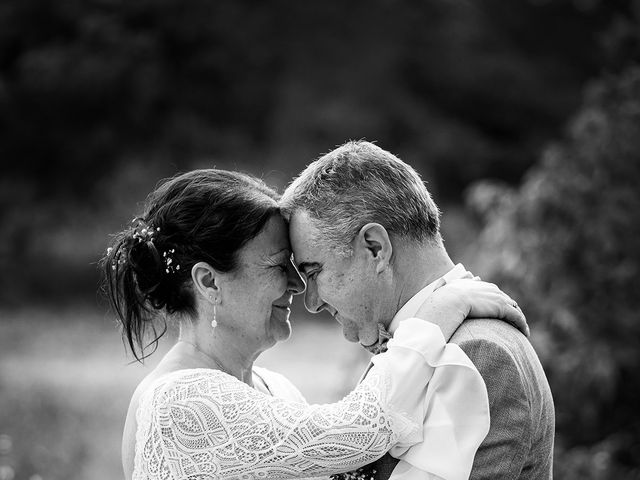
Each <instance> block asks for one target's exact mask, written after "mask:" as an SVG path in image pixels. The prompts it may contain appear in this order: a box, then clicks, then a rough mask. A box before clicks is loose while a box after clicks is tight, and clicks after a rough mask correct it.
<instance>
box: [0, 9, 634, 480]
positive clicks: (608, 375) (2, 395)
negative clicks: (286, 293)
mask: <svg viewBox="0 0 640 480" xmlns="http://www.w3.org/2000/svg"><path fill="white" fill-rule="evenodd" d="M639 61H640V1H638V0H607V1H605V0H529V1H527V0H474V1H466V0H420V1H418V0H404V1H403V0H367V1H364V0H353V1H349V2H337V1H330V0H325V1H308V2H302V1H295V0H276V1H265V2H256V1H249V0H215V1H214V0H189V1H185V0H152V1H150V0H138V1H134V2H131V1H129V2H127V1H123V0H55V1H54V0H3V1H2V2H1V3H0V165H1V166H0V362H1V363H0V480H10V479H29V480H43V479H45V480H49V479H51V480H53V479H60V480H62V479H64V480H74V479H90V480H94V479H95V480H102V479H105V480H106V479H114V478H121V477H122V472H121V467H120V460H119V443H120V432H121V429H122V425H123V422H124V413H125V411H126V407H127V403H128V399H129V396H130V395H131V393H132V391H133V388H134V387H135V385H136V382H138V381H139V380H140V378H142V376H144V375H145V374H146V372H148V371H149V369H150V368H151V367H152V366H153V365H154V362H155V361H156V360H154V357H152V358H151V359H150V360H149V363H148V364H147V365H146V366H141V365H135V364H134V365H130V364H129V362H130V361H131V359H132V357H131V356H127V355H126V352H125V350H124V347H123V345H122V343H121V342H120V339H119V333H118V330H117V327H116V325H115V322H114V319H113V316H112V315H111V314H110V313H108V310H107V308H106V306H105V305H106V303H105V302H104V300H103V299H102V297H101V296H100V294H99V292H98V284H99V275H98V273H97V267H96V262H97V261H98V260H99V258H100V257H101V256H102V254H103V252H104V249H105V248H106V246H107V242H108V240H109V234H111V233H113V232H116V231H117V230H119V229H121V228H122V227H124V226H126V225H127V224H128V222H129V221H130V219H131V218H132V217H133V216H134V214H135V213H136V212H137V211H138V209H139V207H140V203H141V202H142V201H143V200H144V198H145V196H146V194H147V193H148V192H150V191H151V190H152V188H153V187H154V185H155V184H156V183H157V182H158V181H159V180H160V179H162V178H164V177H167V176H171V175H174V174H175V173H178V172H182V171H185V170H189V169H193V168H199V167H211V166H217V167H220V168H230V169H239V170H243V171H247V172H251V173H254V174H256V175H258V176H260V177H262V178H264V179H265V180H266V181H267V182H268V183H270V184H271V185H273V186H276V187H278V188H282V187H284V186H285V185H286V184H287V182H288V181H289V180H290V179H291V177H292V176H293V175H295V174H296V173H297V172H299V171H300V170H301V169H302V168H303V167H304V166H305V165H306V164H308V163H309V162H311V161H312V160H313V159H314V158H316V157H317V156H318V155H319V154H321V153H324V152H327V151H329V150H331V149H332V148H333V147H335V146H336V145H338V144H341V143H343V142H344V141H346V140H349V139H360V138H364V139H367V140H375V141H377V142H378V144H379V145H380V146H382V147H383V148H385V149H388V150H390V151H392V152H394V153H396V154H398V155H399V156H400V157H401V158H403V159H404V160H405V161H407V162H408V163H410V164H411V165H413V166H414V167H415V168H416V169H417V170H418V171H419V172H420V173H421V174H422V175H423V178H424V179H425V180H426V181H428V186H429V189H430V190H431V191H432V192H433V194H434V196H435V199H436V201H437V202H438V204H439V205H440V206H441V208H442V210H443V211H444V217H443V223H444V224H443V229H444V236H445V241H446V245H447V246H448V249H449V250H450V252H451V254H452V257H453V258H454V260H457V261H463V262H464V263H465V264H466V265H467V266H468V267H470V268H472V269H473V270H474V271H475V272H476V273H477V274H480V275H481V276H482V277H483V278H486V279H490V280H493V281H495V282H498V283H499V284H500V285H501V286H502V287H503V288H504V289H505V290H507V291H508V292H509V293H511V294H512V295H514V297H515V298H517V299H518V301H519V303H520V305H522V307H523V309H524V310H525V312H526V313H527V315H528V318H529V322H530V324H531V327H532V332H533V333H532V338H531V339H532V342H533V343H534V345H535V347H536V349H537V351H538V354H539V356H540V357H541V359H542V361H543V364H544V366H545V369H546V372H547V375H548V377H549V380H550V382H551V385H552V389H553V392H554V396H555V401H556V409H557V438H556V453H555V476H556V478H558V479H613V478H615V479H638V478H640V412H639V410H640V382H639V381H638V378H640V377H639V371H640V318H639V314H638V311H639V309H640V291H639V290H638V288H639V287H638V285H639V284H640V274H639V268H640V188H639V185H638V183H639V182H640V64H639ZM293 323H294V329H295V332H294V334H293V336H292V338H291V339H290V340H289V341H288V342H285V343H284V344H282V345H279V346H277V347H276V348H274V349H273V350H272V351H270V352H267V353H266V354H265V355H264V357H263V358H262V359H261V361H260V363H262V364H263V365H266V366H269V367H272V368H274V369H276V370H279V371H281V372H283V373H285V374H286V375H288V376H289V377H290V378H291V379H292V380H293V381H294V383H296V384H298V386H299V387H300V388H301V390H302V391H303V393H304V394H305V395H306V396H307V397H308V398H309V399H310V400H311V401H313V402H325V401H331V400H335V399H337V398H339V397H340V395H342V394H343V393H344V392H345V391H346V390H347V389H348V388H349V387H351V386H352V385H353V384H354V383H355V381H356V379H357V377H358V375H359V369H360V366H361V365H363V363H365V362H366V354H364V353H362V352H360V350H358V347H356V346H353V345H350V344H348V343H347V342H345V341H343V340H342V338H341V335H340V330H339V328H338V327H337V326H336V325H334V323H333V320H331V319H330V318H327V317H324V316H321V315H319V316H315V317H311V316H308V315H306V314H305V312H304V309H303V308H302V307H301V305H300V302H298V304H297V305H296V310H295V312H294V314H293ZM170 342H171V337H168V338H167V339H166V341H163V343H162V344H161V347H160V352H159V353H158V354H156V357H157V356H159V354H160V353H161V352H162V350H163V349H165V348H167V345H168V344H169V343H170Z"/></svg>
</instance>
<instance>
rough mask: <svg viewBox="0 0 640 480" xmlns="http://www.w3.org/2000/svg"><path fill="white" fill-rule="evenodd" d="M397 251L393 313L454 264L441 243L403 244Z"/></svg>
mask: <svg viewBox="0 0 640 480" xmlns="http://www.w3.org/2000/svg"><path fill="white" fill-rule="evenodd" d="M397 251H398V253H397V256H396V261H395V264H394V271H395V277H396V282H395V283H396V288H395V298H396V301H395V305H394V308H395V311H394V315H395V313H397V312H398V311H399V310H400V309H401V308H402V307H403V305H404V304H405V303H407V302H408V301H409V300H410V299H411V298H412V297H413V296H414V295H415V294H417V293H418V292H419V291H420V290H422V289H423V288H425V287H426V286H427V285H429V284H430V283H432V282H434V281H435V280H437V279H438V278H440V277H442V276H443V275H444V274H446V273H447V272H448V271H449V270H451V269H452V268H453V267H454V266H455V265H454V263H453V261H452V260H451V258H450V257H449V254H448V253H447V251H446V250H445V248H444V246H443V245H442V244H441V243H438V244H436V245H432V244H419V245H416V244H413V243H411V244H405V245H402V246H401V247H400V248H398V249H397Z"/></svg>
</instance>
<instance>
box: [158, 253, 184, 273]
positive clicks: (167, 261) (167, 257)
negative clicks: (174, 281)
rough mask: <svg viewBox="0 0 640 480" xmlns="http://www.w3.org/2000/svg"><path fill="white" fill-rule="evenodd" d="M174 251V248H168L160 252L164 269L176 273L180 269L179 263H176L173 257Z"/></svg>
mask: <svg viewBox="0 0 640 480" xmlns="http://www.w3.org/2000/svg"><path fill="white" fill-rule="evenodd" d="M175 253H176V249H175V248H170V249H169V250H165V251H164V252H162V257H163V258H164V266H165V269H164V271H165V272H166V273H177V272H178V271H179V270H180V264H179V263H176V262H175V261H174V259H173V255H174V254H175Z"/></svg>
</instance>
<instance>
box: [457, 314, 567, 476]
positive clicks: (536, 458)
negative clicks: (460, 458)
mask: <svg viewBox="0 0 640 480" xmlns="http://www.w3.org/2000/svg"><path fill="white" fill-rule="evenodd" d="M450 341H451V342H452V343H456V344H458V345H459V346H460V348H461V349H462V350H463V351H464V352H465V353H466V354H467V356H468V357H469V358H470V359H471V361H472V362H473V363H474V365H475V366H476V368H477V369H478V371H479V372H480V374H481V375H482V377H483V379H484V381H485V384H486V386H487V392H488V395H489V410H490V415H491V427H490V430H489V434H488V435H487V437H486V438H485V440H484V442H483V443H482V445H480V448H479V449H478V452H477V454H476V458H475V460H474V465H473V470H472V472H471V478H472V479H485V478H487V479H489V478H492V479H495V478H522V479H529V478H531V479H534V478H535V479H546V478H552V466H553V465H552V460H553V439H554V433H555V413H554V406H553V398H552V396H551V390H550V388H549V383H548V381H547V378H546V375H545V373H544V370H543V369H542V365H541V364H540V360H539V359H538V356H537V354H536V353H535V350H534V349H533V347H532V345H531V343H529V341H528V339H527V338H526V337H525V336H524V335H522V333H520V332H519V331H518V330H517V329H516V328H514V327H512V326H511V325H509V324H507V323H505V322H503V321H499V320H495V319H476V320H466V321H465V322H464V323H463V324H462V325H461V326H460V328H459V329H458V330H457V331H456V332H455V333H454V335H453V337H451V340H450Z"/></svg>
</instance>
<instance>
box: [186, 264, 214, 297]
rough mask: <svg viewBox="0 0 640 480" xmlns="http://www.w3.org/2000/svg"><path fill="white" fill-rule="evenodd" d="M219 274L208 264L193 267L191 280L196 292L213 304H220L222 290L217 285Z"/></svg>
mask: <svg viewBox="0 0 640 480" xmlns="http://www.w3.org/2000/svg"><path fill="white" fill-rule="evenodd" d="M217 275H218V273H217V272H216V271H215V270H214V269H213V267H212V266H211V265H209V264H208V263H206V262H198V263H196V264H195V265H194V266H193V267H191V279H192V280H193V285H194V286H195V288H196V291H197V292H198V293H199V294H200V295H202V296H203V297H204V298H205V299H206V300H207V301H209V302H211V303H220V301H219V296H220V288H219V287H218V286H217V285H216V277H217Z"/></svg>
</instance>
